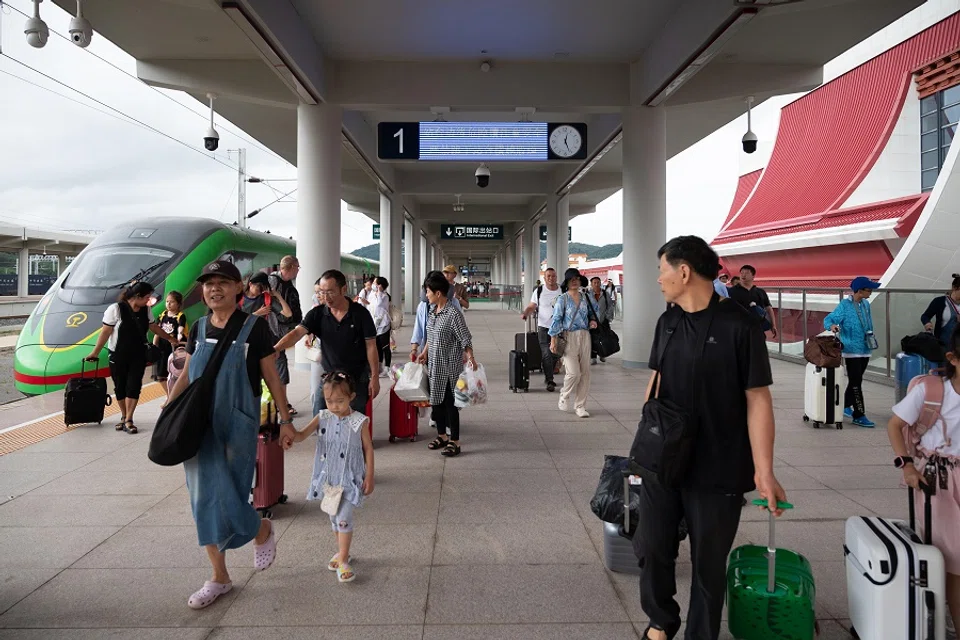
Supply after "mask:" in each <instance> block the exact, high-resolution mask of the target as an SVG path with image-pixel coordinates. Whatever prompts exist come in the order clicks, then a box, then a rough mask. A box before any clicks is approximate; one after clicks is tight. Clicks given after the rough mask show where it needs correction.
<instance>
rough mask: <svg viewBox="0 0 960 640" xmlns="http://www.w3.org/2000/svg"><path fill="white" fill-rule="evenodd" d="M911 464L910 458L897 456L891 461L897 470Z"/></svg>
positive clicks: (911, 459)
mask: <svg viewBox="0 0 960 640" xmlns="http://www.w3.org/2000/svg"><path fill="white" fill-rule="evenodd" d="M910 462H913V458H911V457H910V456H897V457H896V458H894V459H893V466H895V467H896V468H897V469H903V468H904V467H905V466H907V463H910Z"/></svg>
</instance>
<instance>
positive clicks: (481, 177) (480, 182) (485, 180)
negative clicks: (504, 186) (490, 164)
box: [473, 164, 490, 189]
mask: <svg viewBox="0 0 960 640" xmlns="http://www.w3.org/2000/svg"><path fill="white" fill-rule="evenodd" d="M473 175H474V177H475V178H476V179H477V186H478V187H480V188H481V189H486V188H487V187H488V186H490V169H489V168H487V165H485V164H481V165H480V166H479V167H477V170H476V172H474V174H473Z"/></svg>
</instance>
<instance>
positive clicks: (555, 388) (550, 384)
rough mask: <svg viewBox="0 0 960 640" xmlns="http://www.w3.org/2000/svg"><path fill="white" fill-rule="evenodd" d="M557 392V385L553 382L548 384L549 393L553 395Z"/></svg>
mask: <svg viewBox="0 0 960 640" xmlns="http://www.w3.org/2000/svg"><path fill="white" fill-rule="evenodd" d="M556 390H557V383H555V382H552V381H551V382H548V383H547V391H549V392H550V393H553V392H554V391H556Z"/></svg>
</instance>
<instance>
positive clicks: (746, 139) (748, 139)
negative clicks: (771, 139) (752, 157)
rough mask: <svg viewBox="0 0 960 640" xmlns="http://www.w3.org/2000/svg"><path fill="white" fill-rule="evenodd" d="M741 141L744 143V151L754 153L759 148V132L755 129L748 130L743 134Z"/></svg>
mask: <svg viewBox="0 0 960 640" xmlns="http://www.w3.org/2000/svg"><path fill="white" fill-rule="evenodd" d="M740 142H741V143H742V144H743V152H744V153H753V152H754V151H756V150H757V134H755V133H754V132H753V131H747V132H746V133H745V134H743V139H742V140H741V141H740Z"/></svg>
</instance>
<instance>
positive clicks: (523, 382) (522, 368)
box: [510, 349, 530, 393]
mask: <svg viewBox="0 0 960 640" xmlns="http://www.w3.org/2000/svg"><path fill="white" fill-rule="evenodd" d="M510 390H511V391H513V392H514V393H517V392H518V391H529V390H530V371H529V370H528V369H527V354H526V353H524V352H523V351H517V350H516V349H514V350H513V351H511V352H510Z"/></svg>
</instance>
